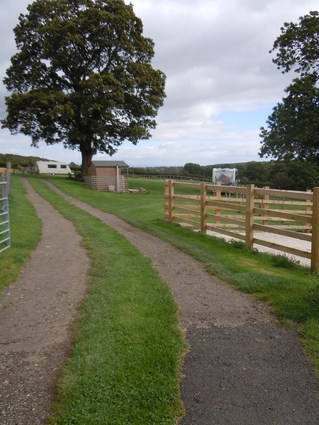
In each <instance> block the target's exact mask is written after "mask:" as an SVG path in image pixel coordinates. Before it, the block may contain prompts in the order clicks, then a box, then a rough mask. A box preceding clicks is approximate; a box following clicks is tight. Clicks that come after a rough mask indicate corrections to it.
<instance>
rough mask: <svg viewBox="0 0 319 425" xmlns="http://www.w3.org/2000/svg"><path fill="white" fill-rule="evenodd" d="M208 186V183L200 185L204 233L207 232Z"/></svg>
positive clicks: (202, 228) (201, 223) (201, 217)
mask: <svg viewBox="0 0 319 425" xmlns="http://www.w3.org/2000/svg"><path fill="white" fill-rule="evenodd" d="M206 198H207V186H206V183H201V185H200V228H201V231H202V233H204V234H206V230H207V199H206Z"/></svg>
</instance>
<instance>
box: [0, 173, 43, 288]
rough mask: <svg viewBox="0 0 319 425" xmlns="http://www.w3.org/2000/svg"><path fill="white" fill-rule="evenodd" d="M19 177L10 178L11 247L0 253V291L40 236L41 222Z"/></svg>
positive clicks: (20, 266) (28, 256) (27, 257)
mask: <svg viewBox="0 0 319 425" xmlns="http://www.w3.org/2000/svg"><path fill="white" fill-rule="evenodd" d="M25 195H26V193H25V189H24V187H23V185H22V182H21V179H20V178H19V177H16V176H12V178H11V194H10V204H9V207H10V229H11V243H12V245H11V248H10V249H8V250H6V251H4V252H2V253H1V254H0V293H1V291H3V289H4V288H6V287H7V286H8V285H10V283H12V282H14V281H15V280H16V279H17V277H18V276H19V274H20V272H21V270H22V269H23V266H24V265H25V264H26V262H27V261H28V260H29V258H30V255H31V253H32V251H33V250H34V249H35V248H36V246H37V244H38V242H39V240H40V238H41V230H42V224H41V220H40V219H39V218H38V217H37V215H36V212H35V210H34V208H33V206H32V205H31V203H30V202H29V201H28V200H27V198H26V196H25Z"/></svg>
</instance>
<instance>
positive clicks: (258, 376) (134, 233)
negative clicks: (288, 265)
mask: <svg viewBox="0 0 319 425" xmlns="http://www.w3.org/2000/svg"><path fill="white" fill-rule="evenodd" d="M47 184H48V186H49V187H50V188H51V189H52V190H55V191H56V192H57V193H59V194H60V195H62V196H63V197H64V198H65V199H66V200H68V201H69V202H70V203H72V204H73V205H75V206H77V207H78V208H81V209H83V210H85V211H87V212H89V213H90V214H92V215H93V216H94V217H97V218H99V219H100V220H101V221H102V222H103V223H105V224H107V225H109V226H112V227H113V228H114V229H116V230H117V231H118V232H119V233H121V234H122V235H124V236H125V237H126V238H127V239H128V240H129V241H130V242H131V243H132V244H133V245H135V246H136V247H137V248H138V249H139V250H140V251H141V252H142V253H143V254H144V255H145V256H147V257H149V258H150V259H151V261H152V264H153V266H154V267H155V268H156V269H157V270H158V272H159V273H160V275H161V276H162V277H163V279H164V280H165V281H166V282H167V283H168V284H169V285H170V287H171V289H172V291H173V294H174V296H175V299H176V301H177V303H178V305H179V307H180V320H181V324H182V327H183V328H184V329H185V330H186V336H187V339H188V341H189V344H190V352H189V353H188V354H187V356H186V359H185V363H184V368H183V373H184V375H185V377H184V379H183V381H182V387H181V396H182V399H183V401H184V403H185V409H186V415H185V417H184V418H183V419H182V421H181V424H182V425H228V424H229V425H308V424H309V425H318V423H319V400H318V392H319V383H318V380H317V379H316V377H315V375H314V372H313V369H312V367H311V365H310V363H309V361H308V359H307V358H306V356H305V354H304V352H303V350H302V347H301V343H300V340H299V337H298V335H297V334H296V332H294V331H292V330H289V329H283V328H281V327H280V326H278V325H277V324H276V322H275V321H274V319H273V318H272V317H271V316H270V315H269V314H268V312H267V309H266V307H265V306H264V305H263V304H261V303H258V302H256V301H254V300H253V299H252V298H251V297H249V296H248V295H245V294H242V293H240V292H238V291H236V290H234V289H233V288H231V287H230V286H229V285H228V284H226V283H224V282H221V281H220V280H218V279H217V278H214V277H213V276H211V275H210V274H208V273H207V272H206V271H205V269H204V266H203V264H202V263H200V262H198V261H196V260H194V259H193V258H192V257H190V256H188V255H186V254H184V253H183V252H181V251H179V250H178V249H176V248H174V247H173V246H172V245H170V244H169V243H167V242H164V241H162V240H161V239H159V238H156V237H154V236H151V235H150V234H148V233H145V232H143V231H141V230H139V229H137V228H135V227H133V226H131V225H129V224H127V223H126V222H125V221H123V220H121V219H119V218H117V217H115V216H113V215H111V214H108V213H104V212H102V211H101V210H98V209H96V208H93V207H91V206H90V205H88V204H85V203H83V202H81V201H78V200H76V199H74V198H71V197H70V196H67V195H65V194H63V193H62V192H61V191H59V190H58V189H57V188H56V187H55V186H53V185H52V184H50V183H47ZM145 425H147V424H145ZM152 425H153V424H152ZM154 425H155V424H154Z"/></svg>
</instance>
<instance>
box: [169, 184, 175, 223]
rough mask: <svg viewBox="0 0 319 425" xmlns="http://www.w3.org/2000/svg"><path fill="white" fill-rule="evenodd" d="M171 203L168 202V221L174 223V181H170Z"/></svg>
mask: <svg viewBox="0 0 319 425" xmlns="http://www.w3.org/2000/svg"><path fill="white" fill-rule="evenodd" d="M168 188H169V202H168V220H169V221H170V222H172V221H173V210H174V200H173V197H174V181H173V180H169V185H168Z"/></svg>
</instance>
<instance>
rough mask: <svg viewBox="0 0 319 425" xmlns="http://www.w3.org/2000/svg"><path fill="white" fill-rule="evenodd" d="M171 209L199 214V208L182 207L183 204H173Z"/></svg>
mask: <svg viewBox="0 0 319 425" xmlns="http://www.w3.org/2000/svg"><path fill="white" fill-rule="evenodd" d="M173 209H174V210H180V211H189V212H190V213H193V214H197V215H198V217H199V215H200V211H199V210H193V209H191V208H188V207H184V205H183V206H182V205H178V204H175V205H174V208H173Z"/></svg>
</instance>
